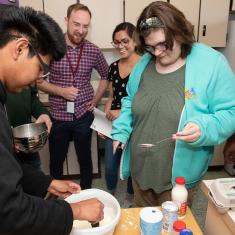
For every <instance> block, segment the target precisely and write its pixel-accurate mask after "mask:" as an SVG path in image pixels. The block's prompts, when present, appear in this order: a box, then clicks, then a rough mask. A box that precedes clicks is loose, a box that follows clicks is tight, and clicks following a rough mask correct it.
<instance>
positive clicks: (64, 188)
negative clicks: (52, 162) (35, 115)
mask: <svg viewBox="0 0 235 235" xmlns="http://www.w3.org/2000/svg"><path fill="white" fill-rule="evenodd" d="M47 191H48V192H50V193H52V194H54V195H56V196H59V197H63V198H66V197H68V196H70V195H71V194H73V193H79V192H80V191H81V187H80V185H79V184H76V183H74V182H72V181H70V180H52V182H51V184H50V185H49V188H48V189H47Z"/></svg>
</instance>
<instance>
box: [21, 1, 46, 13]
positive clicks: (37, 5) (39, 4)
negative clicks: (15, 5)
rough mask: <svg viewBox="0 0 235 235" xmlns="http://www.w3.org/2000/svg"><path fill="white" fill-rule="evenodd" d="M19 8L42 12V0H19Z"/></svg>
mask: <svg viewBox="0 0 235 235" xmlns="http://www.w3.org/2000/svg"><path fill="white" fill-rule="evenodd" d="M19 4H20V6H21V7H26V6H27V7H32V8H33V9H35V10H39V11H43V0H33V1H32V0H20V1H19Z"/></svg>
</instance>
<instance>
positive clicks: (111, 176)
mask: <svg viewBox="0 0 235 235" xmlns="http://www.w3.org/2000/svg"><path fill="white" fill-rule="evenodd" d="M121 155H122V150H121V149H120V148H118V149H117V151H116V153H115V154H114V155H113V141H112V140H111V139H106V141H105V180H106V184H107V188H108V190H110V191H114V190H115V189H116V187H117V182H118V172H119V164H120V159H121ZM127 193H129V194H133V188H132V182H131V177H129V178H128V181H127Z"/></svg>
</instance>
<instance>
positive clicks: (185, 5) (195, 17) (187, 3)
mask: <svg viewBox="0 0 235 235" xmlns="http://www.w3.org/2000/svg"><path fill="white" fill-rule="evenodd" d="M170 3H171V4H172V5H174V6H175V7H176V8H178V9H179V10H180V11H182V12H183V13H184V15H185V17H186V19H187V20H188V21H190V22H191V23H192V25H193V26H194V35H195V39H196V40H197V37H198V22H199V12H200V0H170Z"/></svg>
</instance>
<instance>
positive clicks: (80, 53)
mask: <svg viewBox="0 0 235 235" xmlns="http://www.w3.org/2000/svg"><path fill="white" fill-rule="evenodd" d="M83 47H84V43H82V45H81V47H80V52H79V55H78V62H77V66H76V68H75V70H73V66H72V63H71V60H70V59H69V56H68V54H67V53H66V54H65V55H66V59H67V61H68V63H69V68H70V71H71V72H72V75H73V82H75V75H76V73H77V71H78V68H79V63H80V60H81V57H82V51H83Z"/></svg>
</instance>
